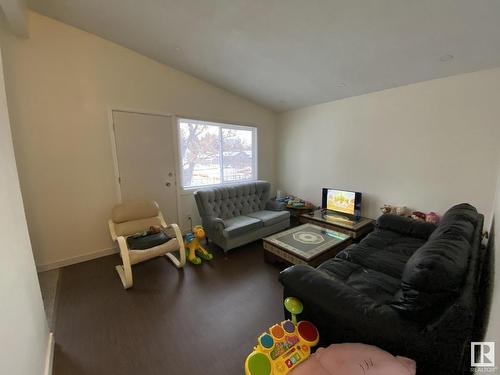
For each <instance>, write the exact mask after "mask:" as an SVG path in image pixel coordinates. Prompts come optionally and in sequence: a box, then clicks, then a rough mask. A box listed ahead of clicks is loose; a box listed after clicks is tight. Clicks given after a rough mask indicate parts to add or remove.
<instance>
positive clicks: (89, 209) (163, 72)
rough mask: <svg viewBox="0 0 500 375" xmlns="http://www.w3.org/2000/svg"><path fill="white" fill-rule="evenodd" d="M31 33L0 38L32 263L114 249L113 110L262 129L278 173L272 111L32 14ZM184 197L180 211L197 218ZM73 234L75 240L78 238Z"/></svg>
mask: <svg viewBox="0 0 500 375" xmlns="http://www.w3.org/2000/svg"><path fill="white" fill-rule="evenodd" d="M29 23H30V38H29V39H27V40H19V39H16V38H14V37H11V36H3V37H2V42H3V44H4V60H5V72H6V86H7V95H8V100H9V108H10V112H11V122H12V128H13V138H14V146H15V151H16V157H17V160H18V167H19V175H20V180H21V188H22V193H23V198H24V201H25V205H26V215H27V219H28V226H29V230H30V235H31V238H32V243H33V250H34V254H35V259H36V262H37V264H38V265H39V266H42V267H43V266H46V265H48V264H54V263H56V264H57V262H61V261H63V263H66V262H72V261H77V260H82V259H85V258H86V257H87V256H88V257H92V256H95V254H94V252H99V251H101V250H103V249H104V250H106V249H110V248H112V246H113V244H112V243H111V240H110V238H109V233H108V229H107V223H106V222H107V219H108V217H109V215H110V210H111V207H112V206H113V204H115V203H116V202H117V197H116V187H115V179H114V170H113V161H112V151H111V140H110V135H109V130H108V117H107V116H108V112H107V111H108V107H109V106H119V107H128V108H134V109H140V110H152V111H159V112H166V113H173V114H177V115H182V116H186V117H193V118H201V119H207V120H215V121H217V120H218V121H227V122H232V123H244V124H255V125H257V126H258V127H259V131H258V134H259V139H258V142H259V177H260V178H262V179H266V180H270V181H273V180H274V178H275V168H274V167H275V156H274V153H275V145H274V142H275V123H276V115H275V114H274V113H273V112H271V111H268V110H266V109H264V108H262V107H259V106H257V105H255V104H253V103H251V102H249V101H247V100H244V99H241V98H240V97H237V96H235V95H233V94H231V93H228V92H227V91H224V90H222V89H219V88H217V87H215V86H213V85H210V84H208V83H205V82H203V81H200V80H198V79H196V78H194V77H191V76H188V75H186V74H184V73H181V72H179V71H177V70H174V69H172V68H170V67H168V66H166V65H163V64H160V63H158V62H156V61H153V60H151V59H149V58H146V57H144V56H141V55H139V54H137V53H135V52H133V51H131V50H128V49H126V48H123V47H120V46H118V45H116V44H114V43H111V42H109V41H106V40H103V39H101V38H98V37H96V36H95V35H92V34H89V33H87V32H84V31H82V30H79V29H76V28H73V27H70V26H68V25H65V24H63V23H60V22H58V21H55V20H53V19H50V18H47V17H44V16H41V15H39V14H37V13H29ZM193 201H194V199H193V197H192V196H190V195H188V196H182V199H181V202H180V204H181V207H182V211H183V217H181V218H180V221H181V224H183V225H187V220H186V217H187V216H188V215H189V214H195V213H196V212H197V211H196V208H195V205H194V204H193ZM75 238H77V240H76V239H75Z"/></svg>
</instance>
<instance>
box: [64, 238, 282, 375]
mask: <svg viewBox="0 0 500 375" xmlns="http://www.w3.org/2000/svg"><path fill="white" fill-rule="evenodd" d="M214 255H215V259H214V260H213V261H212V262H211V263H206V264H203V265H202V266H198V267H195V266H192V265H190V264H189V265H187V266H186V267H185V268H184V270H180V271H179V270H177V269H176V268H175V267H174V266H173V265H172V264H171V263H170V261H169V260H168V259H166V258H164V257H163V258H157V259H154V260H151V261H148V262H145V263H142V264H139V265H136V266H134V268H133V272H134V287H133V288H132V289H131V290H129V291H125V290H123V288H122V286H121V283H120V280H119V278H118V275H117V274H116V272H115V270H114V266H115V265H116V264H118V263H119V256H118V255H113V256H108V257H104V258H100V259H97V260H93V261H89V262H85V263H80V264H77V265H74V266H70V267H66V268H64V269H62V271H61V273H60V280H59V283H60V284H59V292H58V293H59V295H58V301H57V303H58V306H57V319H56V329H55V337H56V349H55V357H54V374H55V375H80V374H86V375H90V374H92V375H97V374H98V375H101V374H102V375H104V374H106V375H115V374H116V375H128V374H141V375H152V374H155V375H156V374H158V375H159V374H162V375H198V374H200V375H201V374H203V375H210V374H213V375H225V374H227V375H238V374H243V373H244V371H243V363H244V359H245V357H246V355H247V354H248V353H250V352H251V350H252V348H253V346H254V345H255V344H256V339H257V336H258V335H259V334H260V333H261V332H262V331H264V330H265V329H266V328H268V327H269V326H271V325H272V324H274V323H275V322H277V321H280V320H282V319H283V310H282V305H281V300H282V287H281V284H279V282H278V274H279V269H278V268H276V267H275V266H272V265H270V264H267V263H265V262H264V261H263V249H262V244H261V241H258V242H255V243H253V244H250V245H247V246H244V247H242V248H239V249H236V250H234V251H233V252H230V253H229V254H228V256H227V257H225V256H224V254H223V253H222V251H220V250H214Z"/></svg>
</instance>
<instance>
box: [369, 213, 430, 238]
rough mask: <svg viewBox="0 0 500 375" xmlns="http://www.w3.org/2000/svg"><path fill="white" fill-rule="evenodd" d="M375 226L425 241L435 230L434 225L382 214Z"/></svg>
mask: <svg viewBox="0 0 500 375" xmlns="http://www.w3.org/2000/svg"><path fill="white" fill-rule="evenodd" d="M377 226H378V227H379V228H381V229H387V230H392V231H395V232H398V233H402V234H406V235H408V236H412V237H417V238H422V239H424V240H425V239H427V238H428V237H429V236H430V235H431V233H432V232H434V230H435V229H436V225H435V224H432V223H426V222H424V221H418V220H413V219H410V218H409V217H405V216H399V215H394V214H384V215H382V216H380V217H379V218H378V220H377Z"/></svg>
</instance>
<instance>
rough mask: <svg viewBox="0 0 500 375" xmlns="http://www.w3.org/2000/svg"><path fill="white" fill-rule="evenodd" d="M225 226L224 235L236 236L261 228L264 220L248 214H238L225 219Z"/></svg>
mask: <svg viewBox="0 0 500 375" xmlns="http://www.w3.org/2000/svg"><path fill="white" fill-rule="evenodd" d="M224 225H225V228H224V230H223V231H222V234H223V236H224V237H227V238H234V237H238V236H241V235H244V234H246V233H248V232H251V231H253V230H256V229H259V228H261V227H262V226H263V225H264V224H263V223H262V221H260V220H258V219H255V218H253V217H248V216H244V215H241V216H236V217H232V218H230V219H225V220H224Z"/></svg>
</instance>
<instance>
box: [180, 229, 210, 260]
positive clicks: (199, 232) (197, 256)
mask: <svg viewBox="0 0 500 375" xmlns="http://www.w3.org/2000/svg"><path fill="white" fill-rule="evenodd" d="M204 238H205V230H204V229H203V227H202V226H201V225H196V226H194V227H193V228H192V232H191V233H188V234H186V236H185V237H184V247H185V248H186V255H187V259H188V260H189V261H190V262H191V263H193V264H201V258H203V259H204V260H212V259H213V255H212V254H210V253H209V252H208V250H207V249H205V247H203V246H202V244H201V242H200V241H202V240H203V239H204Z"/></svg>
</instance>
